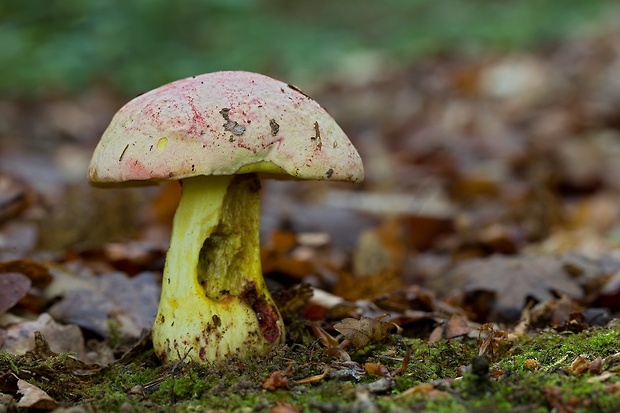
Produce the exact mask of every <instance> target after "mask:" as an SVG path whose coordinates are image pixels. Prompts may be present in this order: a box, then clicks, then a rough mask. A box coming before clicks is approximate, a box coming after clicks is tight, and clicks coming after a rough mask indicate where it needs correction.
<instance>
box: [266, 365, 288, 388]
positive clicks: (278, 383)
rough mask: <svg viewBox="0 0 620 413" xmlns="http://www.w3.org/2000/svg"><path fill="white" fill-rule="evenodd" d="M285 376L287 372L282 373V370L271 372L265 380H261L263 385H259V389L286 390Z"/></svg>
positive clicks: (286, 379) (286, 381)
mask: <svg viewBox="0 0 620 413" xmlns="http://www.w3.org/2000/svg"><path fill="white" fill-rule="evenodd" d="M286 375H287V372H285V371H282V370H276V371H272V372H271V373H270V374H269V376H267V378H266V379H265V380H263V383H262V384H261V388H263V389H265V390H269V391H274V390H278V389H288V388H289V382H288V378H287V377H286Z"/></svg>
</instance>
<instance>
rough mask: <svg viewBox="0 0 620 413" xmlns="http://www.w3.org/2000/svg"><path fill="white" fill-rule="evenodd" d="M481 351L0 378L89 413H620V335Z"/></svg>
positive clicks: (57, 369) (302, 350) (29, 360)
mask: <svg viewBox="0 0 620 413" xmlns="http://www.w3.org/2000/svg"><path fill="white" fill-rule="evenodd" d="M480 343H481V342H480V340H478V339H477V338H460V339H453V340H449V341H439V342H437V343H434V344H432V345H429V344H427V343H426V342H425V341H422V340H418V339H407V338H401V337H399V336H396V335H393V336H391V337H390V338H389V340H388V341H387V342H384V343H381V344H376V345H372V346H370V347H367V348H365V349H362V350H358V351H357V352H355V353H352V354H351V360H350V361H348V360H347V361H342V360H336V359H334V358H332V357H330V356H328V355H327V354H326V353H325V351H324V349H323V348H322V347H321V346H320V344H318V343H314V344H311V345H309V346H301V345H294V346H292V347H285V348H283V349H280V350H279V351H278V352H277V353H273V354H271V355H270V357H267V358H264V359H257V360H251V361H246V362H240V361H234V360H233V361H231V362H230V363H229V364H227V365H226V366H222V367H219V368H216V367H205V366H200V365H195V364H191V363H190V364H186V363H181V362H176V363H172V364H168V365H161V363H160V362H159V361H158V360H157V358H156V357H155V356H154V354H153V351H152V349H150V347H149V346H147V348H146V349H145V350H143V351H141V352H140V353H139V354H138V355H137V356H136V357H134V358H133V360H131V362H126V363H124V364H123V363H115V364H113V365H111V366H109V367H108V368H104V369H99V370H97V369H95V370H91V371H88V370H85V369H79V368H77V367H79V366H76V365H75V363H72V362H69V360H72V359H71V358H70V357H67V355H49V356H47V357H37V356H34V355H33V354H30V355H26V356H21V357H14V356H11V355H9V354H7V353H2V354H0V370H1V371H3V372H12V373H14V374H15V375H17V376H19V377H20V378H23V379H24V380H27V381H28V382H29V383H31V384H34V385H36V386H39V387H40V388H41V389H43V390H45V391H46V392H47V393H48V394H49V395H50V396H51V397H53V398H54V399H55V400H56V401H58V402H60V403H61V404H63V405H67V406H72V405H80V406H82V407H83V408H84V409H85V410H87V411H116V412H118V411H123V412H134V411H135V412H152V411H160V412H168V411H175V412H194V411H223V412H224V411H225V412H232V411H244V412H245V411H247V412H254V411H257V412H260V411H270V409H273V408H274V407H276V406H279V408H280V409H281V411H302V412H347V411H348V412H358V411H360V412H361V411H371V412H372V411H388V412H400V411H437V412H483V411H484V412H490V411H507V412H521V411H530V412H546V411H552V410H554V411H564V412H580V411H587V412H617V411H620V390H619V387H618V385H616V384H615V383H618V382H620V379H619V377H618V375H617V373H616V371H617V370H618V368H619V367H618V366H620V356H619V355H618V351H619V347H620V328H618V327H610V328H595V329H589V330H586V331H583V332H581V333H577V334H573V333H570V334H567V333H557V332H554V331H549V332H542V333H538V334H536V335H534V336H529V337H521V338H517V339H514V340H509V339H508V338H507V337H502V338H501V339H500V340H498V342H497V343H495V344H497V345H495V346H494V351H493V354H490V353H489V348H490V347H487V349H486V351H485V355H484V356H483V357H478V355H479V352H480V348H481V347H480ZM408 350H409V353H410V358H409V362H408V363H406V365H405V363H403V361H402V360H403V358H404V357H405V355H406V353H407V351H408ZM598 358H600V360H598V361H597V359H598ZM576 360H578V361H576ZM367 363H369V364H368V365H367V366H366V370H365V365H366V364H367ZM372 363H375V364H372ZM377 363H380V364H381V365H383V366H385V367H386V368H387V371H388V372H389V373H388V374H387V376H386V374H385V370H383V371H384V373H383V376H381V375H373V374H371V373H372V372H373V371H377V369H372V368H369V366H373V365H374V366H377ZM584 363H585V364H584ZM403 365H405V369H404V370H403V371H402V372H398V371H397V370H398V368H399V367H402V366H403ZM580 365H582V366H586V367H583V368H579V366H580ZM274 372H275V373H274ZM325 372H327V373H326V374H325ZM268 378H269V379H268ZM299 381H301V383H298V382H299ZM304 381H306V383H304ZM265 387H267V388H269V389H267V388H265ZM289 405H290V406H289ZM285 408H288V409H291V408H292V409H297V410H284V409H285ZM562 409H563V410H562ZM275 411H277V410H275Z"/></svg>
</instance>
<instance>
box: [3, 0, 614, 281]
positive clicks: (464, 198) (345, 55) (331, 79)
mask: <svg viewBox="0 0 620 413" xmlns="http://www.w3.org/2000/svg"><path fill="white" fill-rule="evenodd" d="M618 9H619V7H618V6H617V4H616V2H613V1H609V0H591V1H582V0H564V1H561V2H559V1H553V0H531V1H502V2H497V1H490V0H471V1H447V0H410V1H405V0H385V1H381V2H370V1H357V0H339V1H327V0H317V1H312V2H310V1H285V0H231V1H212V0H205V1H192V0H180V1H174V2H172V1H164V0H149V1H146V0H123V1H118V0H115V1H80V0H50V1H45V2H27V1H21V0H4V1H2V3H1V4H0V45H1V47H0V171H2V174H3V180H4V183H3V193H4V198H3V202H4V205H10V206H11V207H12V208H13V207H14V206H15V204H16V203H17V204H18V207H17V208H13V209H10V210H9V209H8V207H6V206H5V210H6V211H10V212H5V215H6V216H8V215H9V214H10V217H11V218H12V219H11V220H6V219H5V220H4V223H3V224H2V225H3V226H2V234H3V242H2V243H0V244H1V245H0V247H1V248H2V253H3V254H4V256H6V257H14V256H24V255H28V254H32V253H33V252H34V251H37V250H39V249H43V250H46V251H57V252H58V251H61V252H62V253H66V251H67V249H75V250H81V249H84V248H89V247H92V246H93V245H101V243H103V242H106V241H110V240H122V239H136V238H138V239H142V240H145V239H147V240H162V242H165V239H166V234H167V231H168V230H169V227H168V224H169V220H170V218H171V214H172V211H174V205H175V199H177V198H178V193H177V192H175V191H178V188H177V189H175V188H176V187H171V186H163V187H160V188H155V189H154V188H150V189H136V190H109V191H103V190H100V189H91V188H89V187H88V185H87V184H86V180H85V171H86V167H87V164H88V161H89V159H90V155H91V153H92V150H93V148H94V146H95V145H96V143H97V141H98V139H99V136H100V135H101V133H102V131H103V130H104V129H105V127H106V126H107V124H108V122H109V120H110V119H111V117H112V115H113V114H114V112H115V111H116V110H117V109H118V108H119V107H120V106H121V105H122V104H123V103H124V102H126V101H127V100H128V99H130V98H131V97H132V96H135V95H136V94H139V93H143V92H145V91H147V90H150V89H153V88H155V87H157V86H159V85H161V84H164V83H166V82H170V81H173V80H175V79H178V78H182V77H186V76H191V75H194V74H199V73H205V72H210V71H217V70H234V69H242V70H250V71H258V72H262V73H265V74H267V75H271V76H273V77H276V78H278V79H281V80H283V81H286V82H288V83H291V84H295V85H297V86H299V87H300V88H301V89H303V90H304V91H306V92H307V93H309V94H310V95H312V96H313V97H315V98H316V100H318V101H319V102H320V103H321V104H323V105H324V106H325V107H326V108H328V110H329V111H330V112H331V113H332V114H333V115H334V117H335V118H336V119H337V120H338V121H339V122H340V123H341V124H342V126H343V128H344V129H345V131H346V132H347V133H348V134H349V135H350V137H351V140H352V141H353V142H354V144H355V145H356V146H357V147H358V149H359V150H360V152H361V154H362V156H363V158H364V161H365V164H366V170H367V180H366V182H365V183H364V184H362V185H359V186H357V187H349V186H347V187H341V186H333V185H328V184H325V183H317V184H316V185H315V184H310V183H308V184H306V183H304V184H303V185H295V186H291V184H290V183H271V182H269V183H266V184H265V193H264V203H265V207H264V208H263V215H264V216H263V237H264V239H265V242H268V241H269V236H270V235H269V234H271V233H272V232H273V231H275V230H276V229H281V228H289V229H293V230H294V231H301V232H308V231H310V232H325V233H328V234H329V237H330V238H329V239H330V242H331V243H332V245H333V246H335V247H337V248H338V249H341V250H343V251H347V252H351V251H354V250H358V251H359V250H360V248H362V251H365V250H364V249H363V248H367V249H368V248H374V249H375V250H377V248H378V250H382V248H383V249H384V250H385V251H387V252H385V251H384V252H383V253H379V254H378V255H376V256H375V255H372V254H371V256H372V259H371V260H370V261H372V262H370V261H368V260H367V261H364V260H362V263H360V264H359V265H358V267H359V268H362V267H367V268H371V270H368V271H370V272H381V271H383V270H385V269H386V268H385V267H386V266H388V267H391V266H393V265H394V263H393V260H394V257H392V255H394V254H396V255H398V257H401V258H402V255H403V254H402V253H401V252H402V251H401V252H398V253H394V252H393V250H390V249H389V248H387V247H386V246H385V242H384V241H380V240H379V241H378V240H377V239H375V238H376V237H375V238H373V236H367V237H366V238H363V237H361V234H362V233H363V232H364V231H366V230H367V229H369V228H377V226H381V225H384V226H387V228H388V229H387V230H386V231H387V233H388V234H390V235H389V237H392V238H395V239H397V240H398V241H399V242H400V241H403V238H402V236H403V235H402V234H400V235H398V234H397V233H396V232H398V231H400V230H402V228H406V230H405V232H406V234H405V235H404V237H405V240H406V241H407V242H406V243H405V244H403V245H412V248H413V249H412V250H415V251H418V250H419V249H420V248H429V247H431V246H437V245H439V244H438V242H440V238H439V235H442V236H443V235H445V233H446V231H447V232H448V233H450V231H453V230H454V228H455V227H454V225H455V224H458V225H461V226H464V228H466V229H467V231H469V232H468V233H467V234H468V235H467V236H468V237H469V238H467V241H463V240H462V239H463V238H462V237H463V232H458V236H459V237H461V240H460V241H453V243H452V244H450V243H448V244H445V241H441V244H440V245H441V246H442V251H446V248H447V249H448V250H449V251H450V252H454V251H459V252H463V251H466V253H465V255H467V254H470V253H471V254H473V255H481V254H484V253H488V252H496V251H500V252H508V253H514V252H517V251H520V250H521V249H522V248H523V247H524V245H526V243H527V242H529V241H531V240H541V239H544V238H545V237H546V236H548V235H549V233H550V231H551V228H553V226H554V225H556V224H557V223H558V222H559V221H561V219H563V217H564V215H563V213H564V212H561V213H556V212H555V211H558V210H560V211H563V210H562V208H563V206H562V205H559V206H558V203H560V204H561V202H558V199H557V198H558V197H557V195H556V194H555V192H553V191H554V190H555V189H556V188H558V187H568V188H571V190H575V191H577V192H579V191H589V190H592V189H593V188H594V187H595V186H596V185H599V187H597V188H600V182H601V179H600V177H599V176H596V174H597V172H596V171H594V172H593V168H594V167H593V166H592V167H590V169H588V168H585V169H586V170H585V172H583V171H582V172H579V171H581V170H583V169H584V167H583V165H581V163H580V165H581V166H582V167H581V169H579V168H577V169H578V170H575V168H574V165H575V163H572V164H570V165H569V164H568V163H567V164H566V165H568V166H566V167H565V170H561V169H560V171H563V172H560V173H559V174H554V173H552V172H550V169H548V168H546V167H542V168H538V167H535V166H532V165H529V166H527V165H526V166H524V165H525V163H524V159H525V158H528V157H529V158H530V159H537V158H536V157H539V158H540V159H544V160H545V161H544V162H542V163H540V164H537V165H548V166H549V165H550V166H549V168H552V167H553V168H555V167H556V166H557V165H556V163H554V162H556V161H557V163H559V164H560V165H562V160H567V159H569V160H570V159H572V158H570V157H571V156H573V157H577V156H578V155H576V154H577V153H582V152H583V150H586V152H587V148H586V149H584V148H582V147H581V146H579V145H580V144H581V143H582V142H583V139H574V142H573V146H571V145H570V144H564V143H562V145H566V146H565V148H566V149H565V151H564V152H566V153H564V152H562V153H564V154H563V155H560V156H556V155H553V156H555V157H556V158H557V159H556V161H553V162H551V163H550V161H549V160H548V159H549V158H547V157H546V156H547V155H548V154H549V153H550V148H555V149H557V148H558V145H559V142H560V139H565V138H567V137H569V136H576V135H578V136H582V135H580V134H581V133H582V132H583V130H584V127H585V126H584V125H585V124H587V125H590V126H591V125H592V124H595V125H596V126H597V128H596V132H597V133H598V132H601V130H602V131H609V130H613V133H617V125H616V124H615V123H614V122H616V120H614V119H616V118H615V117H614V116H615V115H613V113H615V112H613V110H612V109H611V108H613V107H615V106H613V105H614V104H615V102H617V100H618V93H617V90H618V87H617V81H614V80H613V79H614V73H618V72H617V71H615V72H614V70H615V69H614V68H617V67H618V66H617V65H618V61H619V60H618V53H619V52H618V48H617V42H616V40H615V39H617V38H618V37H617V30H618V29H617V21H620V19H618V16H620V14H619V10H618ZM606 79H607V80H606ZM593 90H594V91H593ZM615 91H616V92H615ZM588 94H590V95H591V96H590V97H591V99H590V98H587V99H585V100H584V101H585V102H586V103H587V104H586V105H585V106H584V107H585V109H583V108H580V109H579V110H577V111H576V112H571V111H570V110H571V102H574V101H575V98H576V97H583V96H585V95H588ZM601 96H602V97H601ZM588 99H589V100H588ZM601 99H602V100H601ZM605 99H607V100H605ZM601 101H604V102H607V103H606V105H607V106H605V105H602V106H601V105H598V106H597V104H598V103H600V102H601ZM593 102H594V103H596V104H594V103H593ZM590 103H592V104H590ZM577 106H578V105H577ZM580 116H581V117H580ZM575 119H581V120H580V121H576V120H575ZM584 119H585V120H584ZM546 120H549V122H546ZM584 122H585V123H584ZM588 122H589V123H588ZM601 125H602V126H601ZM599 126H601V127H599ZM541 137H542V138H541ZM541 139H542V140H541ZM601 139H603V138H601ZM605 139H606V138H605ZM611 140H612V141H614V142H615V140H616V139H615V138H613V139H611ZM536 142H544V143H541V144H540V145H538V144H536ZM575 142H576V143H575ZM580 142H581V143H580ZM597 142H598V141H597ZM537 145H538V146H537ZM575 145H576V146H575ZM597 145H599V146H601V145H604V144H603V143H600V144H597ZM601 147H602V146H601ZM532 148H534V149H535V150H534V151H532ZM597 148H598V146H597ZM592 151H598V152H596V153H603V152H605V151H604V150H602V149H600V148H599V149H591V150H590V152H592ZM590 152H588V153H590ZM553 156H552V157H551V159H555V158H553ZM601 156H602V155H601ZM558 159H559V160H558ZM566 162H568V161H566ZM589 162H590V163H587V164H586V165H593V164H594V165H603V164H605V163H602V161H601V159H600V158H597V157H596V156H593V159H592V160H591V161H589ZM537 168H538V169H537ZM539 169H541V170H539ZM584 174H585V175H584ZM588 174H589V175H588ZM556 175H559V178H558V176H556ZM558 182H559V183H558ZM597 182H598V184H597ZM612 186H613V185H612ZM550 188H551V189H550ZM614 190H615V189H614ZM506 193H509V194H512V195H511V196H512V198H510V197H509V198H506V197H505V195H506ZM15 194H17V195H15ZM515 194H516V195H515ZM493 196H496V197H501V199H502V200H501V205H502V206H499V207H497V208H496V209H493V208H492V207H491V208H489V207H488V205H489V204H488V201H489V197H493ZM481 197H482V198H481ZM485 197H486V198H485ZM481 199H483V200H484V202H486V204H485V205H487V208H486V209H484V211H486V212H485V213H480V212H476V213H475V214H474V213H466V214H465V215H462V214H461V215H459V214H458V213H457V212H455V211H457V210H458V208H460V207H462V206H463V205H469V206H470V207H471V208H472V210H476V211H480V209H479V208H478V207H479V204H480V203H482V201H481ZM497 199H499V198H497ZM497 199H496V200H497ZM16 200H17V201H16ZM462 202H465V203H462ZM518 202H521V203H522V204H523V205H525V204H527V203H528V202H534V203H533V204H532V205H538V206H537V207H536V206H535V207H532V208H529V209H527V208H525V206H524V207H523V208H525V209H520V210H518V211H514V210H512V209H511V208H508V205H511V206H514V205H521V204H519V203H518ZM457 207H458V208H457ZM476 208H478V209H476ZM489 209H491V210H493V211H491V212H489V211H488V210H489ZM498 210H499V211H500V212H498ZM14 211H19V214H20V215H19V219H14V218H15V212H14ZM524 211H528V212H524ZM403 214H404V215H406V216H407V217H408V218H407V219H413V221H412V222H409V221H407V222H406V223H403V222H400V221H399V223H398V225H396V226H395V227H394V228H397V230H398V231H397V230H394V229H389V228H391V227H390V226H389V225H390V224H389V222H390V217H392V216H394V215H401V216H402V215H403ZM485 214H486V215H485ZM528 214H529V215H528ZM480 215H482V217H480ZM532 216H533V217H535V218H532ZM507 217H508V218H509V219H510V221H509V223H507V224H505V226H500V227H499V229H498V227H497V226H493V225H492V224H493V223H497V222H502V221H501V220H502V219H507ZM528 220H529V221H528ZM530 221H532V222H530ZM386 222H388V223H387V224H386ZM422 224H424V225H426V227H425V226H422V227H420V225H422ZM409 225H411V226H412V228H413V227H415V228H427V227H428V229H424V230H415V231H413V230H410V229H409ZM458 225H457V226H458ZM380 228H382V227H380ZM447 228H449V229H447ZM459 228H460V227H459ZM472 228H477V229H480V228H487V229H488V230H489V234H488V237H491V240H492V241H493V242H495V244H490V245H491V246H489V245H487V241H484V240H480V239H477V238H476V236H475V235H474V234H473V232H475V231H473V230H472ZM384 229H385V228H384ZM394 231H396V232H394ZM493 231H495V232H493ZM494 234H495V235H494ZM497 234H499V235H497ZM363 239H366V241H362V240H363ZM485 239H486V238H485ZM441 240H443V238H441ZM364 242H365V243H366V244H367V246H366V247H362V246H361V245H362V244H363V245H366V244H364ZM388 243H389V242H388ZM465 244H467V245H470V244H475V245H479V244H483V245H485V248H487V249H486V250H485V249H482V250H480V249H475V251H474V252H473V253H472V252H471V251H470V249H468V248H469V247H467V248H466V247H464V245H465ZM446 245H448V247H446ZM498 245H499V246H498ZM399 248H401V247H399ZM408 248H409V247H406V248H405V250H408ZM401 249H402V248H401ZM390 251H392V252H390ZM359 255H360V256H364V255H368V254H365V253H360V254H359ZM386 255H387V258H386ZM405 255H407V254H405ZM399 259H400V258H399ZM373 260H374V261H373ZM399 262H401V261H399ZM400 266H401V264H398V267H399V268H400ZM360 271H361V270H360Z"/></svg>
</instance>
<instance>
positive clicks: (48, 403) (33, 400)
mask: <svg viewBox="0 0 620 413" xmlns="http://www.w3.org/2000/svg"><path fill="white" fill-rule="evenodd" d="M17 387H18V389H19V390H18V393H19V394H21V395H22V397H21V399H19V401H18V402H17V407H22V408H26V409H36V410H54V409H56V408H57V407H59V406H60V405H59V404H58V402H56V401H55V400H54V399H52V398H51V397H50V396H48V395H47V393H45V392H44V391H43V390H41V389H40V388H38V387H37V386H35V385H32V384H30V383H28V382H27V381H25V380H21V379H20V380H18V381H17Z"/></svg>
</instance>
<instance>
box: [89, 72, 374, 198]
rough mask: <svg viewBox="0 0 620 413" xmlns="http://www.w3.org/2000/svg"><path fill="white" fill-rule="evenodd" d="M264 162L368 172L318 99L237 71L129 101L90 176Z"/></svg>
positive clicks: (348, 177) (348, 174)
mask: <svg viewBox="0 0 620 413" xmlns="http://www.w3.org/2000/svg"><path fill="white" fill-rule="evenodd" d="M259 162H263V163H264V162H271V163H273V164H275V165H276V166H278V167H279V168H281V169H282V170H283V171H285V173H286V174H288V175H291V176H293V177H295V178H299V179H316V180H322V179H325V180H335V181H351V182H357V181H361V180H362V179H363V177H364V170H363V166H362V160H361V158H360V156H359V154H358V152H357V151H356V149H355V148H354V147H353V144H351V142H350V141H349V139H348V138H347V136H346V135H345V133H344V132H343V131H342V129H340V127H339V126H338V125H337V124H336V122H335V121H334V119H332V117H331V116H330V115H329V114H328V113H327V112H326V111H325V109H323V108H322V107H321V106H320V105H319V104H318V103H316V102H315V101H314V100H312V99H311V98H309V97H308V96H306V95H305V94H304V93H303V92H301V91H300V90H299V89H297V88H295V87H294V86H290V85H287V84H286V83H283V82H280V81H278V80H274V79H272V78H270V77H267V76H264V75H260V74H256V73H249V72H242V71H232V72H216V73H208V74H204V75H200V76H194V77H191V78H187V79H182V80H178V81H176V82H173V83H169V84H167V85H164V86H161V87H159V88H157V89H155V90H152V91H150V92H148V93H145V94H143V95H140V96H138V97H136V98H135V99H133V100H132V101H130V102H129V103H127V104H126V105H125V106H123V107H122V108H121V109H120V110H119V111H118V112H117V113H116V115H115V116H114V118H113V119H112V122H111V123H110V125H109V126H108V128H107V129H106V131H105V132H104V134H103V136H102V137H101V141H100V142H99V144H98V145H97V148H96V149H95V153H94V154H93V158H92V160H91V163H90V167H89V171H88V179H89V181H90V182H91V183H93V184H98V185H104V186H105V185H111V184H114V183H119V182H131V181H159V180H169V179H182V178H187V177H190V176H196V175H232V174H234V173H235V172H237V171H239V170H240V169H241V168H244V169H243V172H252V171H254V169H253V166H252V165H253V164H257V163H259ZM248 165H249V166H248ZM263 166H264V164H263ZM257 168H260V165H259V166H257ZM276 169H277V168H276ZM259 171H260V169H259Z"/></svg>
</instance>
